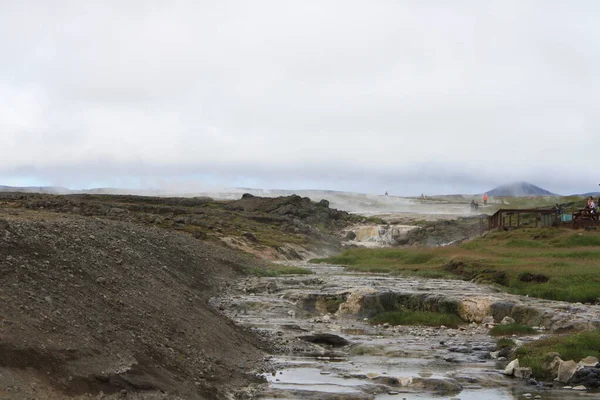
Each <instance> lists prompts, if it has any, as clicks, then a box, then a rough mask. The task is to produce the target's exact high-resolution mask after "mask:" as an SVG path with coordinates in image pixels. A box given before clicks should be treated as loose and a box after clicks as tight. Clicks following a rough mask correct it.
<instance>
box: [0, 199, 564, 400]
mask: <svg viewBox="0 0 600 400" xmlns="http://www.w3.org/2000/svg"><path fill="white" fill-rule="evenodd" d="M465 221H466V222H464V224H463V223H462V222H460V221H459V222H457V223H453V222H448V221H447V219H446V218H442V219H440V220H434V221H425V222H424V223H423V222H418V221H414V224H411V225H414V226H417V227H418V228H415V229H414V230H412V229H411V230H408V231H406V232H404V231H403V232H404V233H403V235H405V236H406V237H410V238H414V239H410V240H413V242H407V243H404V244H402V243H397V242H395V243H390V244H395V245H398V244H400V245H417V244H419V243H425V244H430V245H440V244H444V243H446V242H449V241H452V240H454V239H455V238H458V239H462V238H464V237H469V235H473V234H476V233H475V232H476V230H477V229H478V227H479V225H478V223H479V222H478V220H474V219H465ZM400 222H401V221H387V222H386V221H383V220H382V219H380V218H373V219H368V218H365V217H363V216H358V215H352V214H348V213H346V212H343V211H338V210H335V209H331V208H330V207H329V204H328V203H327V202H326V201H322V202H311V201H310V200H308V199H307V198H301V197H299V196H288V197H284V198H271V199H263V198H257V197H254V196H251V195H246V196H243V198H242V199H239V200H236V201H213V200H211V199H208V198H188V199H180V198H151V197H139V196H99V195H69V196H53V195H46V194H22V193H2V194H1V195H0V277H1V278H2V279H1V280H0V300H1V301H2V308H1V310H0V399H17V400H21V399H50V400H55V399H64V398H74V399H83V398H98V399H100V398H103V399H118V398H119V399H120V398H130V399H227V398H265V397H271V398H282V397H283V398H286V397H287V398H310V397H305V396H309V394H307V393H306V382H309V383H310V384H312V383H314V379H315V378H317V379H321V380H320V381H318V382H321V383H322V384H323V386H322V388H324V389H325V390H324V391H321V392H319V391H317V392H318V393H321V394H317V396H321V395H322V396H324V397H316V398H327V396H329V397H331V396H334V395H332V394H331V393H333V394H335V393H336V391H335V390H333V391H332V386H331V385H330V384H331V380H332V379H334V378H336V379H338V378H339V379H342V380H344V382H345V383H346V384H339V383H340V382H337V383H336V384H334V385H333V387H334V388H335V389H336V390H337V389H339V388H340V387H346V391H347V392H352V393H354V394H356V393H358V395H357V396H363V397H345V398H361V399H362V398H369V399H371V398H374V396H377V397H376V398H377V399H380V398H381V399H383V398H385V397H381V396H385V395H389V393H390V392H396V391H406V392H407V393H411V394H413V395H417V394H418V393H427V394H428V395H429V394H432V393H438V392H440V390H441V393H445V394H449V395H451V394H454V393H461V396H463V398H464V399H466V398H468V397H464V396H468V395H469V393H470V392H469V391H468V390H467V391H465V390H463V389H460V390H459V389H458V387H459V386H460V387H468V386H469V385H471V386H473V387H475V388H477V386H482V385H483V384H482V383H477V382H481V380H480V381H474V382H470V381H469V379H471V378H464V379H463V377H461V375H460V373H459V374H458V375H456V376H449V375H448V373H449V371H451V370H456V368H454V367H455V364H456V363H459V364H460V363H462V364H461V365H463V366H465V368H466V370H465V369H459V370H460V371H462V372H465V371H467V372H468V371H470V369H469V368H471V367H470V366H471V365H473V368H475V369H476V370H477V371H480V372H481V371H485V370H487V369H490V368H491V369H493V367H494V362H493V361H490V360H488V359H484V358H481V357H480V356H481V355H482V354H484V353H489V351H488V350H489V348H490V346H491V344H490V340H489V337H488V336H487V335H486V333H485V329H484V328H482V327H481V326H479V325H474V326H472V327H467V328H466V329H464V330H448V329H439V330H432V329H422V328H414V329H413V328H407V329H392V330H390V329H387V328H383V327H372V326H370V325H368V324H366V323H365V322H364V321H362V317H363V315H362V314H361V315H359V314H360V313H358V312H355V313H348V314H347V315H344V316H343V311H340V310H343V309H344V307H346V308H348V307H350V305H351V304H352V301H353V300H352V299H356V298H358V297H357V296H358V294H360V293H366V292H365V290H366V289H368V288H369V287H371V286H376V285H379V286H380V287H381V285H382V284H383V283H385V282H387V281H386V280H385V279H383V280H381V279H380V278H379V277H375V278H373V279H375V281H371V280H369V279H366V278H365V277H364V276H362V277H359V278H352V276H353V275H349V274H345V273H341V271H338V270H335V269H334V270H333V271H338V272H340V273H339V274H338V273H336V274H334V275H332V276H329V277H326V278H323V277H322V276H321V275H320V274H321V273H322V272H323V270H316V272H318V275H315V276H309V277H307V278H285V277H282V278H252V279H251V280H249V281H243V282H242V283H240V285H241V286H240V285H237V284H235V285H234V283H235V282H237V281H238V279H240V278H242V277H243V276H244V275H245V273H246V272H247V271H248V270H257V269H258V270H260V269H264V266H265V262H263V261H261V260H279V261H281V260H300V259H306V258H309V257H312V256H315V255H325V254H329V253H333V252H337V251H339V250H341V249H342V248H343V244H342V241H343V240H346V239H347V237H346V235H347V234H348V232H349V231H351V230H352V227H356V226H361V227H365V226H367V227H368V229H371V230H373V229H375V230H376V231H377V232H379V231H380V230H382V231H386V229H387V232H393V231H394V229H393V228H392V226H393V225H396V226H397V227H398V225H399V223H400ZM369 227H370V228H369ZM382 227H386V228H385V229H382ZM396 231H398V232H399V231H401V229H396ZM413 232H414V233H413ZM411 234H412V235H413V236H410V235H411ZM392 236H393V235H392ZM430 237H435V238H436V240H435V243H433V242H432V243H426V242H427V238H430ZM396 239H397V238H396ZM359 244H360V243H359ZM352 245H356V243H353V244H352ZM302 265H304V264H302ZM311 268H312V267H311ZM331 271H332V270H331V269H329V270H328V272H327V273H329V272H331ZM356 279H358V280H356ZM394 279H395V278H394ZM361 282H362V283H361ZM405 282H409V283H410V282H413V281H410V280H406V281H405ZM415 282H416V281H415ZM419 282H420V281H419ZM431 282H433V283H435V281H431ZM395 284H396V283H394V285H395ZM463 284H464V285H468V283H461V285H463ZM419 285H420V283H419ZM227 288H229V289H227ZM473 288H474V289H473V290H474V291H475V292H477V291H479V292H480V291H481V287H478V286H473ZM414 289H415V290H417V292H418V293H421V294H423V293H424V292H423V290H422V289H419V286H418V285H417V286H415V288H414ZM438 289H439V288H437V289H436V290H438ZM459 289H460V292H459V293H462V294H464V291H463V290H464V288H463V287H461V288H459ZM354 291H356V293H358V294H357V295H356V296H354V297H352V296H351V292H352V293H353V292H354ZM438 291H439V290H438ZM475 292H473V293H475ZM479 292H478V293H479ZM224 293H229V294H228V295H223V294H224ZM480 294H481V293H480ZM488 294H489V295H490V296H493V294H491V293H487V292H485V293H484V295H488ZM370 296H371V297H369V296H367V297H364V296H363V297H361V298H372V299H374V300H373V301H375V302H376V303H377V302H379V303H381V301H382V299H381V298H379V297H377V295H376V294H373V293H371V294H370ZM215 297H216V298H218V300H212V303H211V299H214V298H215ZM388 297H389V296H388ZM384 298H387V297H385V296H384ZM342 303H347V306H342V305H341V304H342ZM356 304H358V303H356V302H355V305H356ZM323 307H324V308H323ZM329 308H331V309H329ZM334 308H335V309H334ZM502 310H504V311H502V312H507V311H506V310H512V308H510V307H508V308H507V307H504V308H502ZM223 313H225V314H226V315H227V316H225V315H223ZM328 314H329V315H328ZM567 314H568V313H567ZM365 315H366V314H365ZM342 316H343V318H342ZM232 321H237V322H238V323H241V324H242V325H243V327H240V325H237V324H235V323H234V322H232ZM474 321H476V320H475V319H474ZM312 332H314V333H331V334H335V335H339V336H345V337H347V338H348V340H349V342H350V347H348V345H347V344H345V343H344V342H342V345H341V346H340V348H341V350H339V349H337V348H336V346H333V347H329V345H327V344H325V346H323V342H322V337H320V336H317V337H316V338H314V337H313V339H312V341H311V340H310V339H307V338H305V339H298V336H310V334H311V333H312ZM326 340H334V341H335V340H336V339H331V337H330V338H329V339H326ZM315 342H316V343H315ZM441 342H444V343H441ZM329 343H330V342H329ZM468 343H471V344H470V345H469V346H467V347H468V348H469V351H467V352H463V351H452V350H451V348H453V347H456V348H459V349H460V348H462V347H464V345H465V344H468ZM473 343H476V344H477V345H475V346H473V345H472V344H473ZM361 346H362V347H361ZM432 346H433V347H432ZM440 346H441V347H440ZM386 348H389V349H391V350H390V351H391V353H389V352H388V351H387V350H386V351H384V350H383V349H386ZM476 348H478V349H476ZM350 349H354V350H352V351H355V352H357V354H350V353H349V351H351V350H350ZM438 351H439V352H438ZM265 352H270V353H273V354H275V355H276V358H274V359H272V360H271V361H270V362H268V363H267V362H265V360H264V355H265ZM382 352H383V353H385V354H383V353H382ZM358 353H361V354H358ZM363 353H364V354H363ZM382 354H383V355H382ZM435 354H443V356H441V358H436V356H435ZM392 356H393V357H400V358H401V360H402V361H403V362H406V363H407V365H408V366H409V367H408V369H402V368H400V370H398V368H396V367H394V368H392V367H390V368H391V369H385V368H383V367H382V366H384V365H388V364H390V363H392V364H393V363H394V361H393V360H392V359H391V358H390V357H392ZM354 357H363V358H360V359H356V358H354ZM365 357H366V358H365ZM369 357H372V359H370V358H369ZM382 357H383V358H382ZM446 358H447V359H446ZM323 360H324V361H325V362H327V363H328V364H327V368H323V366H322V365H321V364H317V365H315V364H314V362H318V363H321V361H323ZM419 360H421V361H423V360H426V361H425V363H424V364H423V363H422V362H421V361H419ZM440 360H441V361H440ZM456 360H457V361H456ZM337 361H339V362H338V363H336V362H337ZM455 361H456V362H455ZM442 362H443V363H445V364H444V366H443V368H441V369H439V368H438V366H439V365H438V364H439V363H442ZM411 363H412V364H411ZM415 363H416V364H415ZM310 365H312V366H313V367H314V368H313V369H312V370H311V369H307V368H305V367H306V366H310ZM411 365H412V366H415V365H416V366H415V367H414V368H413V367H411ZM482 366H483V369H482V368H481V367H482ZM294 368H296V369H294ZM411 368H412V369H411ZM415 368H417V369H415ZM445 368H447V369H445ZM417 370H418V371H421V372H422V374H421V375H419V374H418V373H416V375H415V371H417ZM307 371H308V372H307ZM265 372H270V373H265ZM273 372H277V373H276V375H275V376H273V375H272V373H273ZM462 372H461V373H462ZM278 374H279V375H280V376H279V375H278ZM392 374H394V375H393V377H394V378H395V379H396V381H393V380H390V379H387V378H386V375H387V376H388V377H389V376H391V375H392ZM469 374H470V372H469ZM474 375H477V373H475V374H474ZM496 375H497V374H496V373H495V372H494V373H490V374H488V373H487V372H484V373H483V374H482V375H481V376H482V377H483V378H478V379H482V380H483V381H484V382H487V379H488V377H489V376H493V379H492V380H493V381H494V382H495V381H496V379H497V376H496ZM477 376H478V375H477ZM323 377H327V379H323ZM400 378H402V379H404V378H411V379H410V384H406V385H404V384H402V385H400V384H399V382H408V381H404V380H401V379H400ZM398 379H400V380H398ZM502 379H504V378H502ZM267 380H268V381H270V382H271V386H270V389H268V391H267V392H262V393H263V394H257V393H259V392H261V391H262V390H263V389H262V388H263V386H265V384H264V382H266V381H267ZM469 382H470V383H469ZM282 385H283V387H282ZM411 385H412V386H411ZM465 385H466V386H465ZM349 386H357V387H361V388H363V389H364V390H363V389H361V390H359V391H356V390H354V389H352V388H350V389H352V390H350V389H348V387H349ZM473 387H472V388H473ZM498 387H501V388H503V387H504V386H502V385H500V386H498ZM440 388H441V389H440ZM294 390H296V391H297V392H294ZM294 393H295V394H294ZM323 393H330V394H323ZM386 393H387V394H386ZM480 393H481V392H480ZM310 395H311V396H313V398H315V397H314V396H315V395H314V393H313V394H310ZM290 396H292V397H290ZM293 396H296V397H293ZM331 398H342V397H335V396H334V397H331Z"/></svg>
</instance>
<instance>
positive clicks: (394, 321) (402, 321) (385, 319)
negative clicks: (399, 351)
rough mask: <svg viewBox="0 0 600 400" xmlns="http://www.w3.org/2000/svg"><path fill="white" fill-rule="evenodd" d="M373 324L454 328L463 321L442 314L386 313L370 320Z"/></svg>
mask: <svg viewBox="0 0 600 400" xmlns="http://www.w3.org/2000/svg"><path fill="white" fill-rule="evenodd" d="M371 322H372V323H374V324H385V323H388V324H390V325H425V326H441V325H445V326H448V327H452V328H456V327H458V326H459V325H460V324H463V323H464V321H463V320H461V319H460V318H459V317H458V316H457V315H455V314H442V313H437V312H428V311H388V312H383V313H380V314H377V315H376V316H374V317H373V318H371Z"/></svg>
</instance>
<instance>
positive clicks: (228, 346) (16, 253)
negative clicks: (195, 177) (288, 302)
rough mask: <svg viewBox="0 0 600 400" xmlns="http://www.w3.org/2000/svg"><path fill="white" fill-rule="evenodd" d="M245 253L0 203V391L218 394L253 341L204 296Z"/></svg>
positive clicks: (242, 372) (241, 374) (236, 383)
mask: <svg viewBox="0 0 600 400" xmlns="http://www.w3.org/2000/svg"><path fill="white" fill-rule="evenodd" d="M253 262H254V261H252V260H251V259H249V258H248V259H247V258H244V257H242V256H239V255H237V254H235V253H233V252H231V251H228V250H226V249H224V248H220V247H217V246H214V245H211V244H210V243H206V242H202V241H199V240H197V239H195V238H193V237H192V236H191V235H189V234H184V233H177V232H173V231H170V230H166V229H161V228H157V227H154V226H151V225H142V224H139V223H132V222H127V221H120V220H110V219H101V218H98V217H94V216H91V217H85V216H80V215H74V214H57V213H51V212H47V211H39V210H38V211H31V210H24V209H15V208H12V206H11V204H9V203H7V202H4V203H0V278H1V279H0V302H1V303H0V304H2V307H1V309H0V399H64V398H86V399H87V398H90V395H91V397H92V398H104V399H113V398H114V399H116V398H127V399H142V398H144V399H155V398H156V399H180V398H181V399H226V398H228V397H229V393H230V392H233V391H235V390H237V389H239V388H241V387H245V386H247V385H249V384H250V383H252V382H256V381H257V378H256V376H255V375H254V374H252V373H251V372H252V371H253V370H254V369H255V368H257V367H258V366H259V365H260V362H261V360H262V355H261V352H260V350H259V347H260V346H261V344H260V343H259V342H258V340H257V339H256V338H255V336H254V335H252V334H251V333H249V332H246V331H243V330H241V329H240V328H238V327H236V326H234V325H233V324H232V323H231V322H230V321H229V320H227V319H226V318H225V317H223V316H222V315H220V314H218V313H217V312H216V311H215V310H213V309H212V308H211V307H210V306H209V305H208V300H209V298H210V297H211V295H213V294H214V293H215V291H216V290H218V288H219V287H221V286H222V285H224V284H226V283H228V282H230V281H231V280H232V279H233V278H234V277H236V276H237V275H238V274H239V271H240V270H241V269H242V268H243V266H244V265H248V263H253Z"/></svg>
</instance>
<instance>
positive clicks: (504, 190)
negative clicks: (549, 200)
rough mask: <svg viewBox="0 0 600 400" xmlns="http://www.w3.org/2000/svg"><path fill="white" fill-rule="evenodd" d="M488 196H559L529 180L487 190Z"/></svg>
mask: <svg viewBox="0 0 600 400" xmlns="http://www.w3.org/2000/svg"><path fill="white" fill-rule="evenodd" d="M487 194H488V196H500V197H527V196H558V195H557V194H555V193H552V192H549V191H548V190H546V189H542V188H541V187H539V186H536V185H533V184H531V183H528V182H515V183H509V184H506V185H501V186H498V187H496V188H494V189H492V190H489V191H488V192H487Z"/></svg>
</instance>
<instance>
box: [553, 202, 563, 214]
mask: <svg viewBox="0 0 600 400" xmlns="http://www.w3.org/2000/svg"><path fill="white" fill-rule="evenodd" d="M554 208H555V209H556V213H557V214H558V215H561V214H562V213H563V209H562V206H561V205H560V204H558V203H557V204H556V206H554Z"/></svg>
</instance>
